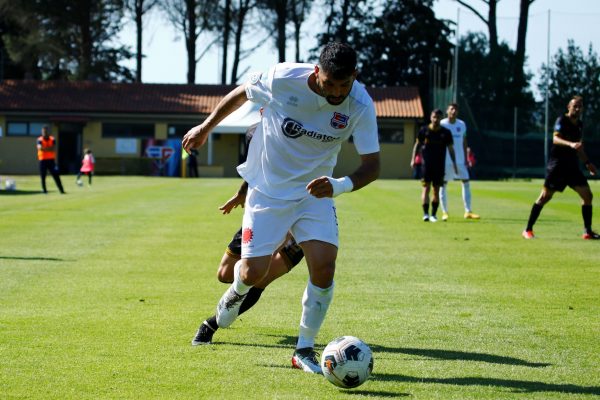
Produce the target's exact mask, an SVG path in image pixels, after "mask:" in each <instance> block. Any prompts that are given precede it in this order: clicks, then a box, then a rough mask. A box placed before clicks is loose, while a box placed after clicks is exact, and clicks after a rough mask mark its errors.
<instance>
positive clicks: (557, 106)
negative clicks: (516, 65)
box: [538, 40, 600, 138]
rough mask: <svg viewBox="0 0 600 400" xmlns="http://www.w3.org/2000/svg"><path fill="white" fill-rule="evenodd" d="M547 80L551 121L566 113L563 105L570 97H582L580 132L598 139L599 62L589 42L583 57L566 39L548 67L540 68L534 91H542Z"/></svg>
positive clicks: (599, 112)
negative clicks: (582, 110) (582, 121)
mask: <svg viewBox="0 0 600 400" xmlns="http://www.w3.org/2000/svg"><path fill="white" fill-rule="evenodd" d="M546 79H548V81H549V86H548V89H549V90H548V93H549V96H548V97H549V108H550V114H551V115H552V116H553V117H551V122H552V121H553V119H554V117H556V116H558V115H560V114H562V113H564V112H566V111H565V110H566V107H567V103H568V102H569V100H570V99H571V97H572V96H573V95H580V96H583V100H584V105H585V108H584V132H585V134H586V136H592V137H595V138H600V132H598V129H597V127H598V125H599V124H600V103H599V102H598V101H597V99H598V98H600V59H599V58H598V54H597V53H596V52H595V51H594V49H593V47H592V45H591V43H590V45H589V47H588V51H587V54H584V52H583V50H581V48H579V47H578V46H577V45H575V42H574V41H573V40H569V41H568V43H567V48H566V49H565V50H563V49H558V52H557V53H556V54H555V55H554V57H553V58H552V62H551V64H550V65H549V66H548V65H545V64H544V65H543V66H542V76H541V82H540V84H539V85H538V88H539V90H540V92H541V93H545V91H546Z"/></svg>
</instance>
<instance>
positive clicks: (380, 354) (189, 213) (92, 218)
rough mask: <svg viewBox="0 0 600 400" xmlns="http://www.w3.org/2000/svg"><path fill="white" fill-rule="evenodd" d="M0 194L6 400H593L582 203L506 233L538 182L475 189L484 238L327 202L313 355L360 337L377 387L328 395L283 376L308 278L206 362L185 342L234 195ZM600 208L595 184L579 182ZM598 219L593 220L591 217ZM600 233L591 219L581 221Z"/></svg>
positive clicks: (163, 187)
mask: <svg viewBox="0 0 600 400" xmlns="http://www.w3.org/2000/svg"><path fill="white" fill-rule="evenodd" d="M16 181H17V188H18V189H19V191H18V192H16V193H12V194H10V193H6V192H4V191H0V398H2V399H26V398H37V399H155V398H160V399H316V398H321V399H338V398H339V399H361V398H396V397H397V398H404V397H406V398H411V399H591V398H598V397H599V396H600V289H599V288H600V243H598V242H591V241H584V240H582V239H581V238H580V236H581V233H582V222H581V211H580V207H579V200H578V197H577V195H576V194H575V193H574V192H573V191H570V190H567V191H566V192H565V193H563V194H562V195H557V196H556V197H555V198H554V199H553V201H552V202H551V203H550V204H548V206H547V207H546V208H545V209H544V211H543V212H542V215H541V217H540V220H539V221H538V224H537V225H536V234H537V235H538V239H536V240H533V241H526V240H524V239H522V238H521V236H520V233H521V231H522V230H523V228H524V225H525V222H526V219H527V217H528V215H529V210H530V208H531V205H532V203H533V201H534V200H535V198H536V197H537V195H538V194H539V190H540V188H541V181H539V180H537V181H532V182H524V181H518V182H479V181H475V182H473V183H472V188H473V204H474V210H475V211H476V212H478V213H480V214H481V215H482V217H483V218H482V220H480V221H466V220H463V219H462V210H461V200H460V184H459V183H453V184H451V185H450V212H451V214H450V216H451V219H450V220H449V221H448V222H447V223H442V222H438V223H437V224H432V223H423V222H422V221H421V209H420V200H419V196H420V186H419V184H418V183H417V182H416V181H391V180H390V181H377V182H375V183H374V184H372V185H371V186H369V187H367V188H365V189H363V190H361V191H359V192H356V193H352V194H347V195H343V196H341V197H339V198H338V199H337V207H338V217H339V223H340V243H341V246H340V254H339V258H338V265H337V273H336V292H335V298H334V301H333V303H332V304H331V307H330V309H329V314H328V317H327V319H326V320H325V323H324V324H323V328H322V330H321V333H320V335H319V337H318V338H317V341H318V345H319V346H318V347H319V348H318V350H322V348H323V347H324V346H325V345H326V344H327V342H328V341H329V340H331V339H333V338H334V337H337V336H341V335H354V336H357V337H359V338H361V339H363V340H364V341H366V342H367V343H368V344H369V345H370V346H371V348H372V350H373V352H374V357H375V368H374V374H373V377H372V379H371V380H369V381H368V382H367V383H365V384H364V385H363V386H361V387H359V388H357V389H354V390H341V389H338V388H336V387H335V386H333V385H331V384H330V383H328V382H327V381H326V380H325V379H324V378H323V377H322V376H315V375H310V374H306V373H302V372H300V371H298V370H294V369H292V368H291V367H290V358H291V354H292V352H293V348H294V343H295V336H296V335H297V329H298V322H299V319H300V312H301V304H300V300H301V296H302V292H303V290H304V287H305V284H306V280H307V272H306V265H305V263H304V262H302V263H301V264H300V265H298V266H297V267H296V269H294V270H293V271H292V273H290V274H289V275H287V276H285V277H283V278H281V279H280V280H279V281H277V282H275V283H274V284H273V285H272V286H271V287H269V288H268V289H267V291H266V292H265V294H264V295H263V297H262V299H261V301H260V302H259V303H258V304H257V305H256V307H255V308H254V309H252V310H250V311H249V312H248V313H246V314H244V315H242V316H241V317H240V318H239V319H238V321H236V323H235V324H234V325H233V326H232V327H231V328H230V329H223V330H220V331H219V332H218V333H217V335H215V341H216V343H215V344H214V345H211V346H199V347H192V346H191V345H190V340H191V338H192V336H193V335H194V333H195V331H196V329H197V326H198V324H199V323H200V322H201V321H202V320H203V319H204V318H205V317H207V316H210V315H212V314H213V313H214V309H215V305H216V303H217V301H218V299H219V297H220V296H221V294H222V293H223V292H224V290H225V289H226V286H225V285H223V284H220V283H218V282H217V280H216V268H217V265H218V262H219V261H220V258H221V256H222V254H223V251H224V249H225V246H226V245H227V243H228V242H229V240H230V238H231V236H232V235H233V233H234V232H235V231H236V230H237V229H238V227H239V225H240V223H241V215H242V214H241V212H240V211H239V210H236V211H235V212H234V213H233V214H232V215H228V216H223V215H221V214H220V213H219V212H218V210H217V207H218V206H219V205H220V204H221V203H222V202H224V201H225V200H226V199H228V198H229V197H230V195H231V194H232V193H233V192H234V191H235V190H236V189H237V187H238V185H239V183H240V181H239V180H236V179H200V180H190V179H187V180H181V179H172V178H171V179H169V178H150V177H147V178H143V177H102V176H101V177H97V178H95V182H94V186H93V187H92V188H88V187H83V188H79V187H77V186H75V184H74V177H72V176H67V177H63V182H64V183H65V187H66V190H67V192H68V194H67V195H65V196H62V195H60V194H58V192H57V191H56V188H55V186H54V182H52V180H51V179H50V180H49V182H48V185H49V186H48V187H49V189H50V190H51V193H50V194H49V195H43V194H40V193H39V182H38V178H37V177H36V176H27V177H17V179H16ZM592 190H593V191H594V192H595V193H596V194H597V195H599V194H600V184H598V181H593V182H592ZM596 204H598V201H596ZM594 220H595V226H596V228H598V229H600V209H599V208H598V207H596V208H595V219H594Z"/></svg>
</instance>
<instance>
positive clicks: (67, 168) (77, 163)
mask: <svg viewBox="0 0 600 400" xmlns="http://www.w3.org/2000/svg"><path fill="white" fill-rule="evenodd" d="M82 131H83V126H82V125H81V124H71V123H61V124H60V128H59V130H58V168H59V171H60V173H61V174H76V173H77V172H78V171H79V168H80V167H81V159H82V158H83V154H82V153H83V150H82V148H81V146H82Z"/></svg>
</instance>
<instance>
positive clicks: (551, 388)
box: [374, 374, 600, 395]
mask: <svg viewBox="0 0 600 400" xmlns="http://www.w3.org/2000/svg"><path fill="white" fill-rule="evenodd" d="M374 379H375V380H378V381H384V382H405V383H435V384H443V385H459V386H497V387H504V388H512V389H514V390H515V391H517V392H523V393H532V392H556V393H572V394H593V395H600V387H598V386H578V385H570V384H556V383H544V382H535V381H519V380H514V379H498V378H481V377H463V378H426V377H416V376H408V375H400V374H376V375H375V376H374Z"/></svg>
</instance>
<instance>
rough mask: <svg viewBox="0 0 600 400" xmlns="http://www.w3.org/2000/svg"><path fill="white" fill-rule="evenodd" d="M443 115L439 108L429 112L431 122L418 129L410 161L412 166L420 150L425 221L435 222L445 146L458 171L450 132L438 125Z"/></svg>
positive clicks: (444, 163)
mask: <svg viewBox="0 0 600 400" xmlns="http://www.w3.org/2000/svg"><path fill="white" fill-rule="evenodd" d="M443 115H444V114H443V113H442V110H439V109H436V110H433V111H432V112H431V116H430V121H431V123H430V124H429V125H426V126H424V127H422V128H421V130H420V131H419V133H418V135H417V140H416V141H415V146H414V147H413V153H412V158H411V161H410V166H411V168H412V167H413V166H414V163H415V156H416V155H417V154H419V152H421V154H422V156H423V178H422V179H421V183H422V184H423V192H422V194H421V200H422V205H423V221H425V222H427V221H431V222H437V217H436V215H435V214H436V213H437V209H438V206H439V205H440V186H442V185H443V184H444V171H445V165H446V148H447V149H448V153H449V154H450V158H451V159H452V165H453V166H454V171H455V172H456V173H458V172H457V171H458V170H457V167H456V158H455V155H454V146H453V143H454V142H453V140H452V132H450V131H449V130H448V129H446V128H444V127H443V126H441V125H440V122H441V120H442V116H443ZM431 186H433V196H432V198H431V215H429V192H430V189H431Z"/></svg>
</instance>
